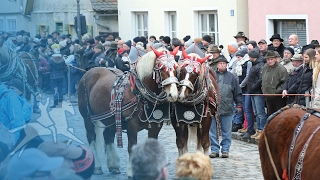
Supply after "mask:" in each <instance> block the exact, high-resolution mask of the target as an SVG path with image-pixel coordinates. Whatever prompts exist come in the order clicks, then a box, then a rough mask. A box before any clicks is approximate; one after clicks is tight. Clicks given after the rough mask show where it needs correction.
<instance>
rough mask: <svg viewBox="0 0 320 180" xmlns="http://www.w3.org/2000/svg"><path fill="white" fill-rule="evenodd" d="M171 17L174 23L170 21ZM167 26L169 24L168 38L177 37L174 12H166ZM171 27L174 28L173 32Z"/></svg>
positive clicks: (175, 14) (175, 13)
mask: <svg viewBox="0 0 320 180" xmlns="http://www.w3.org/2000/svg"><path fill="white" fill-rule="evenodd" d="M172 16H175V17H174V18H175V23H174V22H173V21H172V18H171V17H172ZM168 22H169V23H168V24H169V36H170V37H171V38H177V37H178V29H177V28H178V27H177V12H176V11H168ZM173 26H175V30H173Z"/></svg>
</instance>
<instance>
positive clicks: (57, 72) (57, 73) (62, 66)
mask: <svg viewBox="0 0 320 180" xmlns="http://www.w3.org/2000/svg"><path fill="white" fill-rule="evenodd" d="M49 66H50V79H61V78H64V74H65V72H66V70H67V68H66V66H67V65H66V63H65V62H64V60H63V59H62V57H51V58H50V60H49Z"/></svg>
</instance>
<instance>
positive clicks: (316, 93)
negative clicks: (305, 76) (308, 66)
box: [311, 48, 320, 108]
mask: <svg viewBox="0 0 320 180" xmlns="http://www.w3.org/2000/svg"><path fill="white" fill-rule="evenodd" d="M315 58H316V60H315V61H316V67H315V68H314V69H313V77H312V79H313V82H312V93H311V94H312V95H313V96H312V108H320V78H319V73H320V63H319V62H320V48H317V49H316V55H315Z"/></svg>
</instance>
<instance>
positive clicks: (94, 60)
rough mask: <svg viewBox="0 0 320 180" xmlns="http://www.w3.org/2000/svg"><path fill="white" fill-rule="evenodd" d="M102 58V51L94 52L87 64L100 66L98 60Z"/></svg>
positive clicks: (103, 56)
mask: <svg viewBox="0 0 320 180" xmlns="http://www.w3.org/2000/svg"><path fill="white" fill-rule="evenodd" d="M104 58H105V55H104V54H103V52H102V51H101V52H100V53H94V55H93V56H92V58H91V60H90V61H89V63H88V66H93V65H94V66H96V67H99V66H100V64H99V61H100V60H101V59H104Z"/></svg>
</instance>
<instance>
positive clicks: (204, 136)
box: [197, 116, 212, 155]
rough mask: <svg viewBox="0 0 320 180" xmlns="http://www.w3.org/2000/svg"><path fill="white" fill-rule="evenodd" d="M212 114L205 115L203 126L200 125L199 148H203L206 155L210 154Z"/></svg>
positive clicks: (198, 134)
mask: <svg viewBox="0 0 320 180" xmlns="http://www.w3.org/2000/svg"><path fill="white" fill-rule="evenodd" d="M211 122H212V119H211V116H207V117H204V118H203V119H202V121H201V125H202V128H199V127H198V133H197V136H198V146H199V147H198V148H201V147H202V149H203V153H204V154H205V155H209V147H210V137H209V131H210V126H211ZM202 149H201V150H202Z"/></svg>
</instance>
